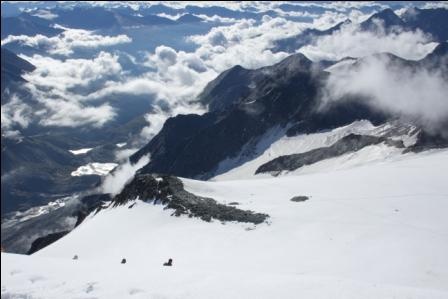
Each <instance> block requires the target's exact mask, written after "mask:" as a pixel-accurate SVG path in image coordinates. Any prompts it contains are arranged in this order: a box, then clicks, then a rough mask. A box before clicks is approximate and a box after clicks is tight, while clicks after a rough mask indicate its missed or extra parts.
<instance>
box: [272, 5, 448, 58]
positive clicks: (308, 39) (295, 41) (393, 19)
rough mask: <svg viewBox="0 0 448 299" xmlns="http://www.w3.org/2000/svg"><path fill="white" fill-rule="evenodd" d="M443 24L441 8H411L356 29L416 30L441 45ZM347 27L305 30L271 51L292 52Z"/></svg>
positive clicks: (445, 16)
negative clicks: (401, 14)
mask: <svg viewBox="0 0 448 299" xmlns="http://www.w3.org/2000/svg"><path fill="white" fill-rule="evenodd" d="M446 20H448V10H447V9H443V8H434V9H419V8H412V9H408V10H407V12H406V13H405V14H403V16H402V17H401V18H400V17H399V16H397V15H396V14H395V13H394V11H393V10H392V9H390V8H388V9H384V10H382V11H380V12H378V13H375V14H373V15H372V16H371V17H369V18H368V19H367V20H365V21H363V22H361V23H360V24H359V28H360V29H361V30H362V31H370V32H375V31H377V30H378V29H379V27H378V24H379V23H380V24H381V25H382V28H384V30H385V32H386V33H388V32H391V31H394V30H395V31H396V30H402V31H409V30H417V29H419V30H421V31H423V32H425V33H428V34H430V35H431V36H432V37H433V40H434V41H436V42H444V41H446V40H448V22H447V21H446ZM351 23H352V22H351V21H350V20H348V19H347V20H346V21H344V22H341V23H338V24H337V25H335V26H333V27H331V28H329V29H326V30H317V29H306V30H304V31H303V32H302V33H300V34H298V35H295V36H292V37H289V38H286V39H280V40H278V41H276V42H275V43H274V46H273V50H274V51H286V52H295V51H297V50H298V49H300V48H301V47H303V46H305V45H307V44H310V43H312V42H313V41H314V40H315V39H316V38H318V37H321V36H326V35H331V34H333V33H334V32H336V31H338V30H341V28H342V26H344V25H348V24H351Z"/></svg>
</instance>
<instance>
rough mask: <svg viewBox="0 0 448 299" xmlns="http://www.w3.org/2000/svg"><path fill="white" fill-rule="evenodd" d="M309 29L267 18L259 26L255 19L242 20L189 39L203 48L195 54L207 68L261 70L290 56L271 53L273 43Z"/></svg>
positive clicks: (217, 69) (220, 70) (304, 26)
mask: <svg viewBox="0 0 448 299" xmlns="http://www.w3.org/2000/svg"><path fill="white" fill-rule="evenodd" d="M306 27H307V25H306V24H304V23H297V22H292V21H288V20H285V19H284V18H271V17H269V16H264V17H263V19H262V22H261V23H259V24H257V22H256V21H255V20H241V21H238V22H237V23H235V24H232V25H230V26H219V27H214V28H212V29H211V30H210V31H209V32H208V33H207V34H205V35H195V36H191V37H190V38H189V39H190V40H191V41H193V42H194V43H196V44H198V45H200V47H199V48H198V49H197V50H196V52H195V53H196V55H197V56H199V58H200V59H201V60H202V61H203V62H204V65H206V66H207V67H208V68H210V69H213V70H214V71H215V72H216V73H220V72H222V71H224V70H226V69H229V68H231V67H233V66H234V65H236V64H240V65H242V66H243V67H246V68H258V67H262V66H266V65H270V64H273V63H276V62H278V61H280V60H281V59H283V58H284V57H285V56H287V54H286V53H282V52H279V53H273V52H271V51H270V50H269V49H270V48H271V46H272V43H273V41H275V40H277V39H281V38H286V37H289V36H292V35H295V34H298V33H299V32H301V31H302V30H303V29H304V28H306Z"/></svg>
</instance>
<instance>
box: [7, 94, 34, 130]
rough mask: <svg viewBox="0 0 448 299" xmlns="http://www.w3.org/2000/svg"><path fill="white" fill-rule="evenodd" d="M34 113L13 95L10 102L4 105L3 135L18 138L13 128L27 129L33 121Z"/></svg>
mask: <svg viewBox="0 0 448 299" xmlns="http://www.w3.org/2000/svg"><path fill="white" fill-rule="evenodd" d="M32 113H33V111H32V110H31V109H30V107H29V106H28V105H26V104H25V103H24V102H23V101H22V100H21V99H20V98H19V97H18V96H17V95H15V94H13V95H11V98H10V100H9V102H7V103H6V104H4V105H2V109H1V118H2V135H4V136H10V137H13V136H17V135H18V131H16V130H13V128H27V127H28V125H29V124H30V122H31V121H32Z"/></svg>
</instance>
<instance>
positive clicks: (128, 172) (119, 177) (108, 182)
mask: <svg viewBox="0 0 448 299" xmlns="http://www.w3.org/2000/svg"><path fill="white" fill-rule="evenodd" d="M149 160H150V159H149V157H148V156H144V157H142V158H141V159H140V160H139V161H138V162H137V163H136V164H133V165H132V164H131V163H130V162H129V161H128V162H126V163H123V164H121V165H119V166H118V167H117V168H116V169H115V170H114V171H113V172H112V173H111V174H109V175H108V176H106V178H105V179H104V181H103V184H102V186H101V190H102V193H110V194H112V195H117V194H118V193H120V192H121V190H123V188H124V186H125V185H126V183H127V182H128V181H129V180H130V179H132V177H133V176H134V174H135V172H136V171H137V170H138V169H140V168H142V167H143V166H145V165H146V164H148V163H149Z"/></svg>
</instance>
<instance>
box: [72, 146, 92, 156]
mask: <svg viewBox="0 0 448 299" xmlns="http://www.w3.org/2000/svg"><path fill="white" fill-rule="evenodd" d="M91 150H93V147H92V148H81V149H78V150H69V152H70V153H72V154H73V155H83V154H87V153H88V152H90V151H91Z"/></svg>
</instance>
